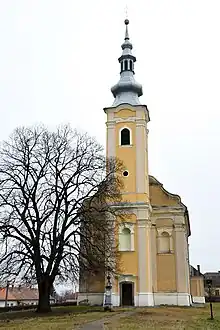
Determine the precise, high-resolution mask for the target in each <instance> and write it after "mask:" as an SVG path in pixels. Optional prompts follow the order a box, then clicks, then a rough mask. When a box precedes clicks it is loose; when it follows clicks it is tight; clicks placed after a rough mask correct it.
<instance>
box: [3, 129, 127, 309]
mask: <svg viewBox="0 0 220 330" xmlns="http://www.w3.org/2000/svg"><path fill="white" fill-rule="evenodd" d="M106 168H107V171H106ZM121 170H122V164H120V162H119V161H117V160H115V159H108V160H107V159H106V158H105V156H104V154H103V148H102V147H101V146H100V145H99V144H98V143H97V142H96V141H95V140H94V139H93V138H91V137H89V136H88V135H87V134H80V133H79V132H77V131H75V130H74V131H73V130H71V129H70V127H69V126H64V127H61V128H58V129H57V130H56V132H50V131H48V130H47V129H46V128H44V127H36V128H19V129H17V130H15V132H14V133H13V134H12V136H11V137H10V139H9V140H8V141H7V142H4V143H3V144H2V146H1V149H0V277H1V278H2V280H4V279H7V280H9V281H16V280H17V281H18V280H19V281H29V282H33V283H37V285H38V290H39V304H38V311H39V312H48V311H50V303H49V301H50V300H49V295H50V292H51V288H52V286H53V284H54V281H55V280H57V279H58V280H62V281H63V280H67V279H68V278H70V277H71V278H75V279H77V278H78V272H79V259H80V261H81V266H83V267H85V268H86V269H90V268H91V269H97V270H98V269H102V270H103V269H104V268H105V267H106V265H108V267H109V268H110V269H111V271H114V267H115V265H114V262H111V261H112V260H114V257H113V254H114V253H115V250H114V247H113V236H112V230H113V227H114V226H115V222H112V221H110V220H109V219H112V218H113V217H115V216H118V215H119V216H120V212H121V211H120V208H117V207H116V208H115V207H113V205H119V204H120V203H121V194H120V191H121V188H122V182H121V179H120V177H121V175H118V174H120V173H121ZM116 212H117V214H116ZM121 214H122V212H121ZM80 241H81V242H86V244H84V247H85V248H83V249H82V243H81V248H80ZM112 257H113V258H112ZM109 268H108V269H109Z"/></svg>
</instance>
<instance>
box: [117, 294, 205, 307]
mask: <svg viewBox="0 0 220 330" xmlns="http://www.w3.org/2000/svg"><path fill="white" fill-rule="evenodd" d="M197 298H198V297H197ZM201 298H202V297H201ZM198 300H199V299H196V301H198ZM112 305H113V306H115V307H116V306H120V296H119V295H118V294H116V293H112ZM159 305H174V306H191V305H192V300H191V295H190V294H188V293H177V292H175V293H165V292H160V293H159V292H158V293H151V292H141V293H138V294H137V295H135V296H134V306H137V307H144V306H159Z"/></svg>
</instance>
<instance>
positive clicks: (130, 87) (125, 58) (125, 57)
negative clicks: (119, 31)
mask: <svg viewBox="0 0 220 330" xmlns="http://www.w3.org/2000/svg"><path fill="white" fill-rule="evenodd" d="M128 24H129V20H128V19H126V20H125V26H126V29H125V38H124V42H123V44H122V46H121V48H122V55H121V56H120V57H119V59H118V61H119V63H120V66H121V72H120V79H119V81H118V83H117V84H116V85H114V86H113V87H112V88H111V91H112V94H113V96H114V97H115V100H114V103H113V105H112V106H113V107H115V106H118V105H120V104H123V103H127V104H130V105H138V104H140V101H139V96H141V95H142V94H143V91H142V85H140V84H139V83H137V82H136V80H135V79H134V63H135V62H136V57H135V56H134V55H133V54H132V48H133V45H132V43H131V42H130V37H129V34H128Z"/></svg>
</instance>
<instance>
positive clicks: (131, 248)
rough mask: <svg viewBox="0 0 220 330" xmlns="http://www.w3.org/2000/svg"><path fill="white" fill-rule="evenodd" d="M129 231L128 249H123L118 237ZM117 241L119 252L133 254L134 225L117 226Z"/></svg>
mask: <svg viewBox="0 0 220 330" xmlns="http://www.w3.org/2000/svg"><path fill="white" fill-rule="evenodd" d="M124 229H129V230H130V249H129V250H128V249H124V248H123V247H121V246H120V245H121V244H120V236H121V235H123V230H124ZM118 236H119V237H118V239H119V246H118V249H119V251H120V252H133V251H134V224H133V223H123V224H121V225H120V226H119V232H118Z"/></svg>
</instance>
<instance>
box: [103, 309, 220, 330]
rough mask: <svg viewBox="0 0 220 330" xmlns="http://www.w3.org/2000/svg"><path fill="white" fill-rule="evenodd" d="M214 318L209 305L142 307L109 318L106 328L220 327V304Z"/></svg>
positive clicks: (131, 329)
mask: <svg viewBox="0 0 220 330" xmlns="http://www.w3.org/2000/svg"><path fill="white" fill-rule="evenodd" d="M213 310H214V320H213V321H212V320H210V319H209V317H210V314H209V305H206V306H205V307H204V308H201V307H199V308H195V307H188V308H187V307H186V308H180V307H159V308H140V309H138V310H137V312H136V313H135V314H133V315H130V316H127V317H121V318H120V319H116V320H114V319H112V320H108V321H106V322H105V324H104V329H105V330H141V329H149V330H151V329H152V330H153V329H157V330H160V329H166V330H172V329H177V330H185V329H189V330H198V329H205V330H209V329H210V330H211V329H220V304H214V305H213Z"/></svg>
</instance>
